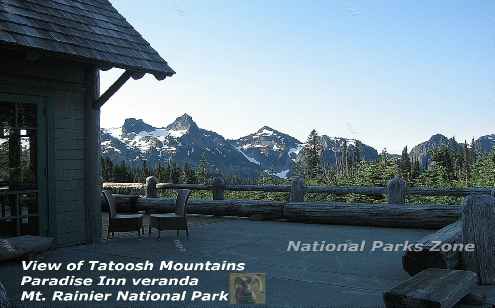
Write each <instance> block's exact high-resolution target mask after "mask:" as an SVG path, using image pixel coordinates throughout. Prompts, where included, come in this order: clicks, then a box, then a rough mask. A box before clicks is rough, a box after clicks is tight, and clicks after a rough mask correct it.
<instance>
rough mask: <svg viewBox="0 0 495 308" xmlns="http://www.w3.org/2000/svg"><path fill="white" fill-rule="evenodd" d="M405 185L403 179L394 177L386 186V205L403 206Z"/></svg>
mask: <svg viewBox="0 0 495 308" xmlns="http://www.w3.org/2000/svg"><path fill="white" fill-rule="evenodd" d="M406 190H407V184H406V181H404V179H402V178H401V177H399V176H395V177H394V178H393V179H391V180H390V181H388V184H387V201H388V204H405V203H406Z"/></svg>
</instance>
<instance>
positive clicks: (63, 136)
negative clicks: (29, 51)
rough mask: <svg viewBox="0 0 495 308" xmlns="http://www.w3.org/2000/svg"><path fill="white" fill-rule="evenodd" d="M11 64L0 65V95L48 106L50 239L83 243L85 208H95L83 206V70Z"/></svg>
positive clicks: (47, 64)
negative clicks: (23, 97) (38, 100)
mask: <svg viewBox="0 0 495 308" xmlns="http://www.w3.org/2000/svg"><path fill="white" fill-rule="evenodd" d="M0 56H1V54H0ZM14 58H15V57H14ZM10 59H11V61H9V62H8V63H0V93H12V94H18V95H34V96H37V97H41V98H43V99H44V100H45V101H46V102H47V104H46V105H47V108H46V120H47V135H48V145H47V147H48V148H47V157H48V164H47V171H48V174H47V184H48V187H47V189H48V206H47V208H48V213H46V214H45V215H46V217H47V221H48V235H49V236H54V237H55V238H56V241H57V244H58V245H64V246H65V245H74V244H79V243H84V242H87V241H88V232H89V231H88V230H87V227H86V226H87V225H88V221H87V220H88V218H87V215H88V214H87V213H88V207H95V206H96V205H95V204H86V203H88V202H87V200H93V202H94V197H93V198H87V196H86V194H87V193H88V189H87V185H86V184H87V174H88V170H87V169H86V168H85V167H86V166H87V165H88V158H87V157H86V155H87V154H86V153H87V152H86V138H85V134H86V133H87V132H88V130H87V127H86V123H85V115H86V114H87V108H85V104H86V102H87V93H88V92H87V90H88V89H87V86H86V84H87V83H86V80H87V78H86V77H87V76H86V72H87V67H86V66H83V65H81V64H75V63H70V62H66V63H61V62H59V60H58V61H53V60H50V59H37V60H35V61H25V60H24V59H22V58H20V59H17V61H13V60H12V57H10ZM93 92H94V89H93ZM89 159H97V157H96V156H95V157H94V158H89ZM98 163H99V162H98ZM92 165H94V164H92ZM89 171H90V174H91V170H89ZM93 171H94V174H95V177H96V173H97V170H93ZM93 192H94V190H93ZM98 206H99V205H98ZM40 214H41V213H40ZM97 225H99V224H97ZM93 226H94V224H93Z"/></svg>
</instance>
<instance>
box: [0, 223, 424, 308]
mask: <svg viewBox="0 0 495 308" xmlns="http://www.w3.org/2000/svg"><path fill="white" fill-rule="evenodd" d="M190 221H191V224H192V226H191V230H190V238H189V239H188V240H187V239H185V235H184V234H183V235H181V237H180V240H179V241H177V238H176V233H175V231H162V238H161V239H160V240H157V239H156V234H152V237H151V238H150V237H148V236H147V234H146V236H144V237H141V238H139V237H138V236H137V235H136V233H134V234H125V233H121V234H119V235H116V237H115V238H114V239H111V240H108V241H106V240H104V241H103V242H102V243H100V244H97V245H86V246H77V247H67V248H61V249H57V250H53V251H49V252H47V253H45V254H44V255H42V256H39V257H38V259H40V260H42V261H47V262H48V261H51V262H56V261H63V262H75V261H78V260H81V259H84V260H99V261H110V260H113V261H118V262H136V261H145V260H150V261H153V262H156V263H157V264H158V263H159V262H160V261H162V260H173V261H176V262H205V261H223V260H228V261H232V262H245V263H246V264H247V268H246V272H262V273H266V280H267V290H266V300H267V305H266V306H265V307H335V306H346V307H382V306H383V302H382V292H383V291H384V290H386V289H389V288H390V287H392V286H394V285H395V284H397V283H398V282H400V281H402V280H404V279H407V278H408V277H409V276H408V274H407V273H405V272H404V271H403V270H402V265H401V256H402V253H401V252H369V251H366V252H362V253H355V252H354V253H351V252H348V253H345V252H334V253H329V252H287V251H286V249H287V246H288V242H289V241H291V240H296V241H297V240H301V241H304V242H312V241H322V240H325V241H326V242H335V243H342V242H345V241H352V242H360V241H362V240H366V241H367V242H368V243H370V242H372V241H374V240H381V241H385V242H390V243H401V242H403V241H405V240H410V241H414V240H416V239H419V238H421V237H423V236H424V235H426V234H427V233H430V232H431V231H428V230H416V229H391V228H372V227H357V226H336V225H317V224H302V223H288V222H276V221H252V220H248V219H239V218H205V217H199V216H198V217H192V218H191V219H190ZM22 274H23V273H22V271H21V265H20V264H19V263H15V262H9V263H4V264H1V265H0V281H2V282H3V283H4V284H5V286H6V288H7V292H8V294H9V297H10V298H11V299H12V300H14V302H15V304H16V305H17V306H21V307H22V306H23V305H21V303H20V302H19V298H20V288H19V287H18V286H19V282H20V279H21V276H22ZM72 274H73V273H72V272H58V273H57V274H56V276H59V277H62V276H65V275H72ZM103 274H105V273H103ZM106 274H109V276H114V277H145V276H148V277H183V276H186V275H191V276H195V277H198V278H199V287H196V288H195V289H197V290H200V291H205V292H208V291H209V292H219V291H221V290H225V291H227V290H228V273H227V272H193V273H191V272H189V273H185V272H179V273H173V272H172V273H171V272H167V271H165V272H163V271H162V272H160V271H158V270H155V271H153V272H139V273H136V272H132V273H125V272H120V273H119V274H115V273H106ZM31 275H35V274H34V273H31ZM36 275H38V276H42V277H43V276H47V277H48V276H50V275H51V276H53V273H51V274H39V273H36ZM97 275H98V274H96V273H94V272H89V271H88V272H83V273H79V276H81V277H96V276H97ZM100 275H101V273H100ZM180 288H181V289H180V290H184V288H183V287H180ZM58 289H61V290H62V291H64V290H69V288H67V287H66V288H65V289H64V287H58ZM95 289H96V290H97V291H98V292H109V291H110V290H111V287H96V288H95ZM124 289H129V290H130V291H148V290H151V291H154V292H161V293H163V292H173V291H178V290H179V289H178V288H177V287H163V286H162V287H133V286H130V287H124ZM43 290H44V291H45V292H46V294H51V291H53V289H48V288H42V291H43ZM78 290H80V291H89V289H84V288H79V289H78ZM17 306H16V307H17ZM25 306H26V307H33V306H39V307H45V305H41V304H40V305H32V304H31V305H25ZM67 306H70V307H86V306H88V304H87V303H81V304H70V305H67ZM91 306H99V305H97V304H92V305H91ZM101 306H102V307H170V306H174V304H171V303H165V304H164V303H152V302H148V303H146V304H139V303H136V304H132V305H130V304H129V303H122V302H120V303H116V302H110V303H104V304H101ZM176 306H177V307H223V306H224V305H223V304H221V303H218V302H216V303H211V304H204V303H203V304H200V303H190V304H184V303H180V304H178V305H176ZM46 307H58V306H56V305H50V306H48V305H46ZM225 307H232V306H229V305H227V304H225ZM246 307H247V306H246ZM262 307H263V306H262Z"/></svg>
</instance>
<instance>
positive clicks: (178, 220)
mask: <svg viewBox="0 0 495 308" xmlns="http://www.w3.org/2000/svg"><path fill="white" fill-rule="evenodd" d="M190 195H191V190H189V189H178V190H177V199H176V200H175V213H166V214H150V225H149V232H148V234H149V235H151V228H155V229H157V230H158V238H160V232H161V231H162V230H177V237H179V231H180V230H186V237H187V238H189V229H188V228H187V218H186V217H187V216H186V206H187V202H188V200H189V196H190Z"/></svg>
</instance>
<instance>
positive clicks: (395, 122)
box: [101, 0, 495, 153]
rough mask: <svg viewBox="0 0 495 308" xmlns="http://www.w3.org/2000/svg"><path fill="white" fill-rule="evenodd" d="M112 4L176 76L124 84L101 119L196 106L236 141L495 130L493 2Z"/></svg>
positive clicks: (107, 78) (401, 141)
mask: <svg viewBox="0 0 495 308" xmlns="http://www.w3.org/2000/svg"><path fill="white" fill-rule="evenodd" d="M112 3H113V5H114V6H115V7H116V8H117V9H118V10H119V11H120V12H121V13H122V14H123V15H124V16H125V17H126V18H127V20H128V21H129V22H130V23H131V24H132V25H133V26H134V27H135V28H136V29H137V30H138V31H139V32H140V33H141V34H142V35H143V36H144V37H145V38H146V39H147V40H148V41H149V42H150V43H151V45H152V46H153V47H154V48H155V49H156V50H157V51H158V52H159V53H160V54H161V55H162V57H163V58H165V59H166V60H167V61H168V62H169V64H170V65H171V66H172V67H173V68H174V69H175V70H176V71H177V74H176V75H175V76H173V77H172V78H170V79H168V78H167V79H166V80H165V81H161V82H159V81H156V80H155V79H154V78H153V77H151V76H148V77H145V78H143V79H141V80H137V81H135V80H131V81H129V82H128V83H127V84H126V85H125V86H124V87H123V88H122V89H121V90H120V91H119V92H118V93H117V94H116V95H115V96H114V97H113V98H112V99H111V100H110V101H109V102H107V104H106V105H105V106H104V107H103V109H102V123H101V124H102V126H103V127H115V126H120V125H122V122H123V120H124V119H125V118H128V117H136V118H142V119H144V120H145V121H146V122H148V123H151V124H153V125H155V126H164V125H167V124H168V123H170V122H172V121H173V120H174V119H175V118H176V117H177V116H179V115H181V114H183V113H188V114H190V115H191V116H192V117H193V119H194V120H195V121H196V122H197V123H198V125H199V126H200V127H202V128H206V129H209V130H213V131H216V132H218V133H220V134H222V135H223V136H225V137H228V138H238V137H240V136H243V135H247V134H249V133H251V132H254V131H256V130H257V129H259V128H260V127H261V126H263V125H269V126H271V127H273V128H275V129H278V130H280V131H282V132H286V133H288V134H291V135H293V136H294V137H296V138H298V139H300V140H301V141H304V140H305V139H306V137H307V135H308V134H309V132H310V130H311V129H313V128H314V129H316V130H317V131H318V132H319V133H320V134H327V135H329V136H342V137H349V138H357V139H360V140H362V141H363V142H365V143H367V144H369V145H371V146H374V147H376V148H377V149H379V150H381V149H382V148H384V147H386V148H387V149H388V151H389V152H394V153H397V152H400V151H401V149H402V148H403V147H404V146H405V145H409V146H413V145H415V144H417V143H419V142H422V141H424V140H426V139H427V138H429V137H430V136H431V135H432V134H434V133H443V134H445V135H447V136H449V137H451V136H455V137H456V138H457V139H458V140H461V141H463V140H464V139H469V140H470V139H471V138H472V137H477V136H480V135H485V134H492V133H495V125H494V121H495V83H494V82H495V76H494V75H495V57H494V55H495V1H489V0H485V1H476V0H474V1H467V0H466V1H240V0H235V1H232V0H230V1H227V0H225V1H215V0H213V1H163V0H162V1H160V0H146V1H134V0H112ZM119 73H120V72H119V71H118V70H112V71H109V72H104V73H103V74H102V90H104V89H106V87H107V86H108V85H109V84H111V83H112V82H113V81H114V80H115V79H116V78H117V77H118V74H119Z"/></svg>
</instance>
